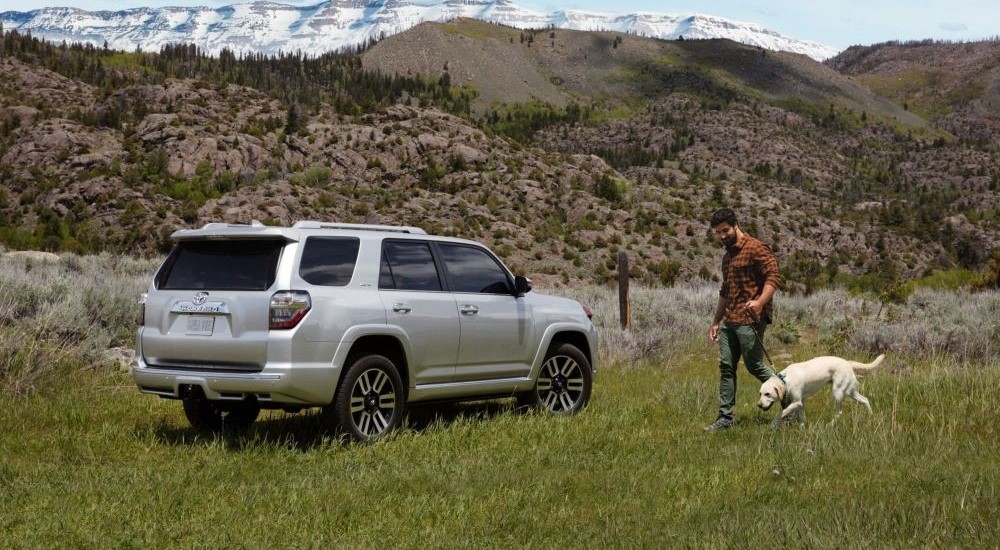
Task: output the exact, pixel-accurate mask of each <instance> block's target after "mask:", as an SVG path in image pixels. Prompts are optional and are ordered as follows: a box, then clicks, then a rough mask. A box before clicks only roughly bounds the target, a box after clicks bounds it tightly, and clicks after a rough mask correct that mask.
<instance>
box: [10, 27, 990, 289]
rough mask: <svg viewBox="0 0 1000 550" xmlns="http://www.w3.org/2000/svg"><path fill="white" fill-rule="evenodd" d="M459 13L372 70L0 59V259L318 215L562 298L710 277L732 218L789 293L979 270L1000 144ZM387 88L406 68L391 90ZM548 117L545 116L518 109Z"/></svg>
mask: <svg viewBox="0 0 1000 550" xmlns="http://www.w3.org/2000/svg"><path fill="white" fill-rule="evenodd" d="M530 36H531V38H530V39H529V38H528V35H526V34H524V33H523V32H522V31H517V30H514V29H510V28H505V27H500V26H497V25H488V24H483V23H479V22H472V21H465V20H459V21H456V22H453V23H450V24H444V25H442V24H424V25H420V26H418V27H416V28H414V29H411V30H410V31H408V32H406V33H402V34H400V35H396V36H393V37H391V38H389V39H386V40H384V41H382V42H379V43H377V44H375V45H374V46H373V47H372V48H370V50H369V51H367V52H365V53H363V54H362V55H361V56H360V58H353V57H351V56H343V57H337V58H331V59H325V58H324V59H302V58H296V57H295V56H288V57H286V58H281V59H277V60H274V61H273V62H272V61H268V60H261V59H239V60H237V59H232V58H223V59H215V58H209V57H206V56H204V55H201V54H200V53H198V52H196V51H194V50H190V51H189V50H185V49H183V48H181V49H178V50H172V51H170V52H165V53H161V54H160V55H156V54H140V53H131V54H126V53H120V52H104V51H101V50H95V49H93V48H89V49H88V48H81V49H68V50H59V49H52V48H51V47H49V49H46V47H43V46H42V45H39V44H37V42H32V41H30V40H26V39H25V38H24V37H16V36H15V37H12V36H11V33H8V34H7V35H6V36H5V41H4V47H3V50H0V52H2V55H0V125H2V126H0V130H2V131H0V178H2V179H3V182H4V186H3V191H2V192H0V242H2V243H3V245H4V246H5V247H7V248H9V249H21V248H44V249H49V250H55V251H58V250H75V251H81V252H87V251H97V250H104V249H109V250H122V251H129V252H138V253H141V254H146V255H155V254H160V253H162V252H163V251H164V250H165V249H166V247H167V246H168V242H167V236H168V235H169V233H170V232H171V231H172V230H173V229H175V228H178V227H190V226H196V225H201V224H203V223H205V222H207V221H218V220H223V221H230V222H242V223H246V222H249V221H250V220H252V219H258V220H262V221H264V222H265V223H290V222H293V221H295V220H297V219H302V218H319V219H327V220H341V221H347V222H363V221H368V222H378V223H398V224H407V225H417V226H421V227H424V228H426V229H428V230H430V231H435V232H443V233H450V234H461V235H463V236H468V237H472V238H477V239H482V240H483V241H485V242H487V243H488V244H490V245H492V246H493V247H494V248H495V249H496V250H497V251H498V252H499V253H500V254H501V255H502V256H503V257H505V259H507V260H508V261H509V263H510V264H511V266H512V267H513V268H514V269H515V270H517V271H519V272H524V273H526V274H528V275H530V276H532V277H534V278H535V279H536V280H538V281H539V282H542V283H545V284H554V285H558V284H563V283H571V282H574V281H598V282H600V281H605V280H611V279H613V278H614V274H615V270H616V269H617V266H616V263H615V261H616V258H617V253H618V251H619V250H627V251H629V253H630V255H631V256H632V258H633V267H632V270H631V271H632V275H633V276H634V277H635V278H637V279H640V280H645V281H648V282H661V283H672V282H675V281H683V280H688V279H692V278H698V277H712V276H713V274H714V273H715V272H716V271H717V264H718V260H719V252H718V249H717V245H716V244H715V243H714V242H713V241H712V240H711V239H710V238H709V237H708V235H707V231H706V230H707V228H706V227H705V219H706V217H707V216H708V215H710V213H711V211H712V210H713V209H715V208H717V207H719V206H722V205H729V206H733V207H734V208H736V209H737V210H738V211H739V212H740V213H741V214H743V216H744V218H745V222H744V226H745V227H746V228H747V229H748V230H749V231H751V232H752V233H754V234H758V235H759V236H761V237H762V238H764V239H765V240H767V241H769V242H771V243H772V244H773V245H774V247H775V249H776V250H777V252H778V254H779V258H780V259H781V261H782V264H783V266H784V269H785V273H786V276H787V277H788V279H789V282H790V286H791V287H792V288H810V287H814V286H816V285H819V284H823V283H824V282H825V281H829V280H830V279H831V278H833V277H834V276H835V275H836V274H838V273H839V274H851V275H854V276H870V277H874V278H876V279H877V280H878V281H882V282H891V281H894V280H897V279H901V278H908V277H913V276H918V275H921V274H923V273H925V272H927V271H928V270H930V269H932V268H946V267H952V266H962V267H968V268H978V267H980V266H982V264H983V263H984V261H985V260H986V258H988V256H989V254H990V250H991V249H992V248H993V247H994V246H995V245H994V243H995V242H997V238H998V237H1000V235H998V230H997V229H996V223H995V222H996V218H997V216H998V212H1000V193H997V191H998V181H1000V162H998V160H1000V159H998V158H997V156H998V148H997V147H996V146H995V145H992V144H993V143H995V140H996V136H995V135H994V136H993V138H992V139H993V140H994V141H992V142H989V141H987V143H981V142H978V143H974V144H970V143H967V142H964V141H959V140H955V139H953V138H952V134H949V133H947V132H944V131H942V129H939V128H934V127H931V126H930V125H929V124H928V121H926V120H925V119H923V118H921V117H918V116H916V113H914V112H913V110H912V109H911V110H909V111H908V110H906V109H905V108H903V106H900V105H896V104H894V103H892V102H890V101H888V100H887V99H884V98H882V97H881V96H879V95H875V94H873V93H872V92H870V91H869V89H868V88H866V87H864V86H862V85H860V84H859V83H858V82H859V80H857V79H855V78H853V77H850V76H845V75H843V74H841V73H838V72H836V71H834V70H832V69H831V68H830V67H827V66H824V65H823V64H820V63H816V62H814V61H812V60H810V59H809V58H806V57H804V56H800V55H791V54H777V53H774V52H764V51H762V50H759V49H756V48H751V47H747V46H742V45H739V44H736V43H733V42H730V41H725V40H711V41H693V40H687V41H672V42H667V41H662V40H655V39H646V38H640V37H635V36H629V35H621V34H616V33H600V32H576V31H551V30H550V31H539V32H537V33H533V34H531V35H530ZM392 75H395V76H392ZM526 102H531V103H526Z"/></svg>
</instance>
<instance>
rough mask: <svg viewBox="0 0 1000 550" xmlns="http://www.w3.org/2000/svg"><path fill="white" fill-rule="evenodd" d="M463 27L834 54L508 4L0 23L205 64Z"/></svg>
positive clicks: (754, 28) (0, 17)
mask: <svg viewBox="0 0 1000 550" xmlns="http://www.w3.org/2000/svg"><path fill="white" fill-rule="evenodd" d="M457 17H469V18H474V19H479V20H482V21H489V22H493V23H500V24H503V25H507V26H511V27H515V28H522V29H539V28H548V27H555V28H564V29H575V30H602V31H618V32H624V33H631V34H636V35H641V36H648V37H656V38H663V39H677V38H681V37H683V38H685V39H699V38H729V39H731V40H735V41H737V42H742V43H744V44H750V45H753V46H759V47H762V48H765V49H769V50H782V51H790V52H796V53H801V54H805V55H808V56H809V57H812V58H813V59H816V60H823V59H826V58H829V57H832V56H834V55H836V54H837V50H835V49H833V48H830V47H828V46H825V45H823V44H819V43H817V42H810V41H806V40H798V39H795V38H789V37H787V36H782V35H780V34H778V33H776V32H774V31H770V30H768V29H765V28H764V27H762V26H760V25H757V24H755V23H747V22H741V21H732V20H728V19H723V18H720V17H714V16H711V15H701V14H691V13H685V14H666V13H630V14H614V13H597V12H584V11H572V10H567V11H556V12H551V13H542V12H535V11H531V10H528V9H525V8H522V7H519V6H518V5H516V4H514V3H513V2H511V1H510V0H368V1H365V0H329V1H326V2H320V3H318V4H315V5H312V6H302V7H299V6H290V5H285V4H279V3H274V2H253V3H243V4H232V5H229V6H224V7H221V8H207V7H168V8H135V9H125V10H119V11H93V12H92V11H85V10H80V9H76V8H43V9H38V10H32V11H29V12H14V11H8V12H3V13H0V24H2V25H3V29H4V30H17V31H18V32H21V33H31V35H32V36H36V37H39V38H44V39H46V40H49V41H51V42H62V41H66V42H80V43H85V44H86V43H90V44H93V45H95V46H103V45H104V44H107V45H108V46H109V47H111V48H115V49H120V50H135V49H141V50H146V51H158V50H159V49H160V48H161V47H162V46H164V45H166V44H177V43H186V44H195V45H197V46H198V47H199V48H201V49H202V50H204V51H206V52H208V53H210V54H213V55H214V54H218V53H219V52H220V51H221V50H222V49H223V48H228V49H229V50H231V51H233V52H236V53H238V54H239V53H251V52H254V53H263V54H268V55H273V54H276V53H279V52H286V53H288V52H299V51H300V52H303V53H308V54H312V55H316V54H321V53H325V52H329V51H335V50H339V49H341V48H345V47H351V46H356V45H359V44H364V43H365V42H367V41H370V40H373V39H376V40H377V39H380V38H383V37H386V36H389V35H392V34H396V33H399V32H402V31H405V30H407V29H409V28H410V27H412V26H414V25H417V24H418V23H421V22H424V21H439V22H443V21H449V20H451V19H455V18H457Z"/></svg>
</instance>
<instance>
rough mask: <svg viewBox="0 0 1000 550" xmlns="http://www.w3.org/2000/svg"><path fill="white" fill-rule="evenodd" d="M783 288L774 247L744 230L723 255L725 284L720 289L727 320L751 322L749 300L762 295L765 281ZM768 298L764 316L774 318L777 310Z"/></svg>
mask: <svg viewBox="0 0 1000 550" xmlns="http://www.w3.org/2000/svg"><path fill="white" fill-rule="evenodd" d="M765 284H770V285H772V286H773V287H774V288H775V289H778V288H781V274H780V272H779V271H778V260H777V258H775V257H774V253H773V252H771V249H770V247H768V246H767V245H766V244H764V243H762V242H760V241H759V240H757V239H755V238H753V237H751V236H750V235H747V234H746V233H743V234H742V235H741V236H740V238H739V239H738V240H737V241H736V244H735V245H733V246H732V247H731V248H726V254H725V255H724V256H723V257H722V288H721V289H720V290H719V296H721V297H722V298H723V299H724V300H725V302H726V313H725V315H724V316H723V320H724V321H725V322H726V323H729V324H730V325H749V324H750V322H751V319H750V315H749V314H748V313H747V312H746V310H745V309H744V308H743V305H744V304H746V303H747V302H748V301H750V300H753V299H754V298H756V297H758V296H760V293H761V292H763V290H764V285H765ZM773 309H774V308H773V307H772V305H771V302H768V303H767V305H766V306H764V309H763V311H761V315H760V316H761V319H764V320H766V321H768V322H770V320H771V312H772V311H773Z"/></svg>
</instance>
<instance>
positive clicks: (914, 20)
mask: <svg viewBox="0 0 1000 550" xmlns="http://www.w3.org/2000/svg"><path fill="white" fill-rule="evenodd" d="M249 1H250V0H0V12H2V11H31V10H33V9H38V8H42V7H47V6H65V7H76V8H81V9H85V10H91V11H97V10H120V9H127V8H136V7H163V6H207V7H213V8H216V7H220V6H225V5H230V4H238V3H248V2H249ZM274 1H276V2H277V3H281V4H288V5H294V6H309V5H316V4H319V3H321V2H322V0H274ZM411 1H413V2H414V3H418V2H424V1H429V0H411ZM513 1H514V3H515V4H517V5H519V6H521V7H524V8H527V9H532V10H535V11H545V12H548V11H557V10H567V9H578V10H586V11H599V12H605V13H630V12H637V11H645V12H656V13H671V14H680V13H701V14H706V15H716V16H719V17H724V18H726V19H734V20H737V21H748V22H752V23H757V24H759V25H761V26H763V27H765V28H767V29H770V30H773V31H776V32H778V33H780V34H782V35H785V36H788V37H791V38H797V39H800V40H811V41H814V42H819V43H821V44H824V45H827V46H830V47H832V48H836V49H838V50H843V49H845V48H847V47H849V46H852V45H857V44H860V45H871V44H877V43H879V42H887V41H889V40H900V41H907V40H923V39H927V38H930V39H935V40H948V41H969V40H984V39H989V38H996V37H998V36H1000V1H997V0H822V1H810V0H746V1H742V0H700V1H698V0H618V1H617V2H609V1H608V0H513ZM609 6H610V7H609Z"/></svg>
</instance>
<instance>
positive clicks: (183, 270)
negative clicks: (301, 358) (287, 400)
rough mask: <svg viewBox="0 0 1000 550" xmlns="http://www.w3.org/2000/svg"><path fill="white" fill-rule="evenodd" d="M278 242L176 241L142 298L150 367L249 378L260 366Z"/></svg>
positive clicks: (282, 242) (144, 345) (146, 356)
mask: <svg viewBox="0 0 1000 550" xmlns="http://www.w3.org/2000/svg"><path fill="white" fill-rule="evenodd" d="M285 243H286V241H285V240H284V239H282V238H274V237H268V238H253V239H247V238H243V239H216V240H183V241H181V242H179V243H178V245H177V248H175V249H174V251H173V252H171V254H170V255H169V256H168V257H167V259H166V260H165V261H164V262H163V265H162V266H161V267H160V269H159V271H158V272H157V274H156V277H155V279H154V281H153V288H152V289H151V290H150V292H149V293H148V295H147V297H146V306H145V320H144V325H143V327H142V329H141V332H140V340H141V343H142V354H143V358H144V360H145V362H146V364H147V365H148V366H149V367H151V368H167V369H172V370H177V369H192V370H199V371H220V372H256V371H259V370H261V369H262V368H263V367H264V364H265V363H266V362H267V336H268V324H269V319H268V314H269V306H270V299H271V294H272V293H273V291H272V290H271V287H272V286H274V282H275V277H276V273H277V269H278V261H279V259H280V257H281V251H282V249H283V247H284V245H285Z"/></svg>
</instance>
